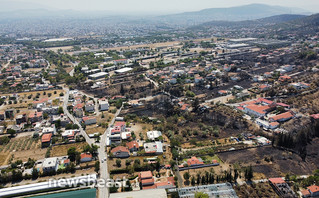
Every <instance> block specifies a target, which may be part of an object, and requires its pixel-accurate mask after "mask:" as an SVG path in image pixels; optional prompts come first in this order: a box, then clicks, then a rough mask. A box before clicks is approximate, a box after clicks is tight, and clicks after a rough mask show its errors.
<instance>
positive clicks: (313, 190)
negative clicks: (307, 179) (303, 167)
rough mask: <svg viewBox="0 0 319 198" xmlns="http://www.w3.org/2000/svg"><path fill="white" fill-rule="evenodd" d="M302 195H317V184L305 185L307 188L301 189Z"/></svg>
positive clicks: (318, 193)
mask: <svg viewBox="0 0 319 198" xmlns="http://www.w3.org/2000/svg"><path fill="white" fill-rule="evenodd" d="M301 194H302V197H303V198H306V197H319V186H317V185H312V186H309V187H307V190H303V191H301Z"/></svg>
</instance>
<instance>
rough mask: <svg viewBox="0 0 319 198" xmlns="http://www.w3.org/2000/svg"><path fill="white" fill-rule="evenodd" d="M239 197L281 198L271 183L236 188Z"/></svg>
mask: <svg viewBox="0 0 319 198" xmlns="http://www.w3.org/2000/svg"><path fill="white" fill-rule="evenodd" d="M234 189H235V191H236V193H237V196H238V197H240V198H244V197H245V198H264V197H269V198H270V197H271V198H277V197H279V196H278V195H277V194H276V192H275V191H274V190H273V188H272V187H271V186H270V184H269V183H258V184H254V185H252V186H251V185H246V184H245V185H242V186H236V187H234Z"/></svg>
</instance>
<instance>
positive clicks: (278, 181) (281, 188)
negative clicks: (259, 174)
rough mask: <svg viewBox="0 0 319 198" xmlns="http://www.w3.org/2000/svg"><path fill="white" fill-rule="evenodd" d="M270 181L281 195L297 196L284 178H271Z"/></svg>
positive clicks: (292, 197)
mask: <svg viewBox="0 0 319 198" xmlns="http://www.w3.org/2000/svg"><path fill="white" fill-rule="evenodd" d="M269 183H270V185H271V186H272V187H273V189H274V190H275V192H276V193H277V194H278V195H279V196H280V197H287V198H288V197H289V198H290V197H291V198H295V197H297V196H296V195H295V193H294V191H293V190H292V189H291V188H290V186H289V185H288V184H287V183H286V182H285V180H283V179H282V178H280V177H279V178H269Z"/></svg>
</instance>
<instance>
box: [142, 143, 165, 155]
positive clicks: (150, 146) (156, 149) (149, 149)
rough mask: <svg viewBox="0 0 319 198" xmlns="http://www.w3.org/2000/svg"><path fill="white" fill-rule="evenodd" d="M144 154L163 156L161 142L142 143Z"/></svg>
mask: <svg viewBox="0 0 319 198" xmlns="http://www.w3.org/2000/svg"><path fill="white" fill-rule="evenodd" d="M144 149H145V153H147V154H155V155H160V154H163V144H162V142H158V141H157V142H149V143H144Z"/></svg>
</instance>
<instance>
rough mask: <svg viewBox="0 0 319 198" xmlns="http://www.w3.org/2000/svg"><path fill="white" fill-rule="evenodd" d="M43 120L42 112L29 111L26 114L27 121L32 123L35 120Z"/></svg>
mask: <svg viewBox="0 0 319 198" xmlns="http://www.w3.org/2000/svg"><path fill="white" fill-rule="evenodd" d="M42 120H43V113H42V112H37V111H35V112H31V113H30V114H29V115H28V121H29V122H30V123H31V124H32V123H35V122H40V121H42Z"/></svg>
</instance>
